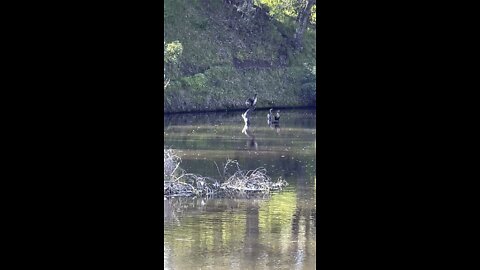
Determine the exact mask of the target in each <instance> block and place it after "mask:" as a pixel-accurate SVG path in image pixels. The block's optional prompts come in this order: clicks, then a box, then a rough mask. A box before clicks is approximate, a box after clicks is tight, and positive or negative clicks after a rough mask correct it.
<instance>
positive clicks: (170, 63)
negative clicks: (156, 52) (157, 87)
mask: <svg viewBox="0 0 480 270" xmlns="http://www.w3.org/2000/svg"><path fill="white" fill-rule="evenodd" d="M182 52H183V46H182V43H180V42H179V41H174V42H171V43H166V42H163V89H164V90H165V89H166V88H167V86H168V84H169V83H170V79H169V78H168V76H167V73H170V71H171V69H172V68H173V67H174V66H175V65H177V64H178V62H179V58H180V55H181V54H182Z"/></svg>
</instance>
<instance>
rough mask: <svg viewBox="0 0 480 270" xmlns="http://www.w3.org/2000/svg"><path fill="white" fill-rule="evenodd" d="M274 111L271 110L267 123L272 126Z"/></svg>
mask: <svg viewBox="0 0 480 270" xmlns="http://www.w3.org/2000/svg"><path fill="white" fill-rule="evenodd" d="M272 110H273V109H270V110H269V111H270V112H269V113H268V114H267V123H268V124H270V123H272V120H273V112H272Z"/></svg>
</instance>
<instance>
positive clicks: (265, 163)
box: [164, 111, 316, 269]
mask: <svg viewBox="0 0 480 270" xmlns="http://www.w3.org/2000/svg"><path fill="white" fill-rule="evenodd" d="M263 114H266V112H265V113H264V112H261V111H258V112H255V114H254V118H253V119H252V129H251V133H250V135H251V137H247V136H246V135H245V134H242V133H241V131H242V125H243V123H242V119H241V118H240V113H234V114H206V115H205V114H204V115H180V116H178V115H176V116H170V118H169V119H166V120H165V126H164V134H165V141H164V144H165V146H166V147H170V148H173V149H175V150H176V151H177V152H178V153H179V155H180V156H181V157H182V165H181V166H182V168H184V169H185V170H187V171H188V172H192V173H196V174H201V175H204V176H211V177H216V178H219V176H218V172H217V168H216V166H215V164H214V163H213V162H214V161H215V162H217V164H218V165H219V166H221V164H222V163H224V162H225V160H226V159H227V158H231V159H236V160H238V161H239V163H240V165H241V166H242V169H254V168H257V167H260V166H262V167H265V168H267V170H268V172H269V175H270V176H271V177H272V178H276V177H279V176H282V177H284V178H285V179H286V180H287V181H288V182H289V184H290V186H289V187H288V188H287V189H286V190H285V191H283V192H281V193H277V194H273V195H271V196H269V197H266V198H257V199H208V200H207V199H201V198H197V199H191V198H172V199H169V200H167V201H165V204H164V205H165V206H164V221H165V225H164V234H165V242H164V262H165V266H166V269H200V268H202V269H239V268H244V269H315V260H316V253H315V247H316V233H315V229H316V202H315V192H316V178H315V170H316V167H315V150H316V145H315V136H316V128H315V111H285V112H283V114H282V120H283V121H282V122H281V129H280V130H278V129H277V130H276V129H271V128H270V127H269V126H268V125H267V124H266V117H264V116H263ZM263 118H265V119H263ZM252 137H253V138H252ZM252 140H254V141H255V143H256V147H252V146H253V145H255V144H252Z"/></svg>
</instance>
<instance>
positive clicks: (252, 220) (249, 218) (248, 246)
mask: <svg viewBox="0 0 480 270" xmlns="http://www.w3.org/2000/svg"><path fill="white" fill-rule="evenodd" d="M258 208H259V207H258V204H255V203H252V204H251V205H249V206H248V207H247V213H246V220H245V221H246V225H245V240H244V243H245V245H244V255H245V262H250V263H252V265H248V267H245V266H244V267H242V268H244V269H255V265H256V261H257V257H258V253H259V250H258V245H256V243H258V240H259V239H258V235H259V219H258Z"/></svg>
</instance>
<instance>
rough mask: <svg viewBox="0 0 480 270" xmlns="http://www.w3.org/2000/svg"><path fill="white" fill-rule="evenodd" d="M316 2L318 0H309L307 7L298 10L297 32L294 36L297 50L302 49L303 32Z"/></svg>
mask: <svg viewBox="0 0 480 270" xmlns="http://www.w3.org/2000/svg"><path fill="white" fill-rule="evenodd" d="M315 2H316V0H307V5H306V7H305V8H303V9H301V10H300V11H299V12H298V17H297V28H296V29H295V34H294V36H293V40H294V44H295V48H296V49H297V50H301V49H302V47H303V34H304V33H305V30H306V29H307V25H308V20H309V19H310V15H311V14H312V7H313V5H314V4H315Z"/></svg>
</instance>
